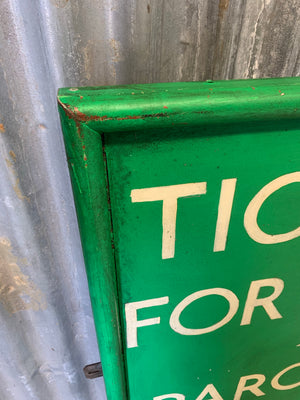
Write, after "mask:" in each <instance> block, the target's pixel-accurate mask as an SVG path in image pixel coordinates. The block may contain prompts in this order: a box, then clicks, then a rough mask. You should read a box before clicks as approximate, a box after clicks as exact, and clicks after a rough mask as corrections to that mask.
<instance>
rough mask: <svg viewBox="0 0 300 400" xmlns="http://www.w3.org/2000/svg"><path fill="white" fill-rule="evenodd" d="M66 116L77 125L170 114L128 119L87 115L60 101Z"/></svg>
mask: <svg viewBox="0 0 300 400" xmlns="http://www.w3.org/2000/svg"><path fill="white" fill-rule="evenodd" d="M59 104H60V105H61V106H62V108H63V110H64V112H65V114H66V115H67V117H68V118H70V119H73V120H74V121H75V122H76V123H80V122H83V123H84V122H89V121H126V120H131V119H148V118H163V117H168V113H153V114H143V115H126V117H109V116H108V115H102V116H100V115H86V114H84V113H83V112H81V111H80V110H79V109H78V107H74V109H73V110H72V109H71V108H70V105H69V104H64V103H61V102H60V101H59Z"/></svg>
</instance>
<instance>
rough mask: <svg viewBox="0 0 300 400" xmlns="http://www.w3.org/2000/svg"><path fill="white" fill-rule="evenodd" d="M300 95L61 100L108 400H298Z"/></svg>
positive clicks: (167, 93)
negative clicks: (264, 399)
mask: <svg viewBox="0 0 300 400" xmlns="http://www.w3.org/2000/svg"><path fill="white" fill-rule="evenodd" d="M299 88H300V79H299V78H286V79H266V80H244V81H226V82H212V81H207V82H203V83H198V82H191V83H167V84H152V85H132V86H116V87H99V88H71V89H70V88H69V89H61V90H60V92H59V109H60V113H61V119H62V126H63V131H64V136H65V144H66V151H67V155H68V162H69V166H70V173H71V178H72V184H73V191H74V197H75V203H76V208H77V214H78V221H79V227H80V231H81V237H82V244H83V250H84V255H85V261H86V268H87V274H88V279H89V287H90V294H91V300H92V305H93V310H94V316H95V323H96V329H97V333H98V339H99V345H100V350H101V359H102V363H103V369H104V377H105V382H106V388H107V395H108V399H109V400H121V399H128V400H129V399H130V400H164V399H175V400H240V399H242V400H247V399H249V400H250V399H255V398H258V397H261V396H265V398H266V399H271V400H279V399H280V400H284V399H289V400H299V398H300V294H299V293H300V266H299V259H300V238H299V236H300V228H299V222H300V221H299V199H300V184H299V183H300V125H299V122H300V90H299Z"/></svg>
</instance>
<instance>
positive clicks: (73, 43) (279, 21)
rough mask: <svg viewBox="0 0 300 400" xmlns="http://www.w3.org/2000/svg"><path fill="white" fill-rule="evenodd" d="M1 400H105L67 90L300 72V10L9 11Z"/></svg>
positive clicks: (239, 4) (278, 1)
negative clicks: (69, 161)
mask: <svg viewBox="0 0 300 400" xmlns="http://www.w3.org/2000/svg"><path fill="white" fill-rule="evenodd" d="M0 14H1V24H0V43H1V51H0V81H1V82H0V146H1V147H0V152H1V154H0V163H1V166H0V302H1V303H0V315H1V324H0V352H1V357H0V399H1V400H13V399H17V400H27V399H30V400H32V399H43V400H44V399H45V400H54V399H55V400H61V399H64V400H71V399H72V400H87V399H98V400H101V399H105V391H104V385H103V380H102V379H101V378H100V379H97V380H95V381H87V380H86V379H85V378H84V376H83V372H82V368H83V366H84V365H85V364H88V363H92V362H96V361H98V360H99V355H98V354H97V344H96V338H95V332H94V326H93V319H92V313H91V309H90V302H89V296H88V289H87V283H86V277H85V271H84V264H83V259H82V253H81V246H80V240H79V235H78V229H77V223H76V217H75V211H74V205H73V199H72V192H71V186H70V182H69V176H68V170H67V165H66V157H65V154H64V146H63V140H62V134H61V130H60V123H59V119H58V113H57V106H56V93H57V89H58V88H59V87H63V86H82V85H105V84H120V83H122V84H126V83H142V82H144V83H146V82H160V81H177V80H205V79H231V78H259V77H275V76H297V75H299V74H300V61H299V47H300V23H299V21H300V18H299V16H300V0H198V1H197V0H123V1H121V0H118V1H117V0H1V7H0Z"/></svg>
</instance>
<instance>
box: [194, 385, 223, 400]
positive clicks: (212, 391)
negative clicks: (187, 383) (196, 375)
mask: <svg viewBox="0 0 300 400" xmlns="http://www.w3.org/2000/svg"><path fill="white" fill-rule="evenodd" d="M207 394H209V395H211V396H212V397H211V398H210V399H209V400H223V397H221V396H220V393H219V392H218V391H217V389H216V388H215V387H214V385H211V384H210V385H207V386H206V388H205V389H204V390H203V392H201V393H200V394H199V396H198V397H197V399H196V400H203V399H204V398H205V397H206V395H207Z"/></svg>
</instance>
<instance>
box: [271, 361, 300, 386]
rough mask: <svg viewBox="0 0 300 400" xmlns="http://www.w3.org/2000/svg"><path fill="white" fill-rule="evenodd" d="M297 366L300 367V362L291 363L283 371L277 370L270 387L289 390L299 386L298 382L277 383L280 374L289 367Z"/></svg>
mask: <svg viewBox="0 0 300 400" xmlns="http://www.w3.org/2000/svg"><path fill="white" fill-rule="evenodd" d="M297 367H300V363H297V364H293V365H291V366H289V367H287V368H285V369H284V370H283V371H281V372H279V373H278V374H277V375H276V376H275V377H274V378H273V379H272V382H271V385H272V387H273V388H274V389H277V390H290V389H294V388H296V387H298V386H300V382H296V383H293V384H292V385H281V384H280V383H279V379H280V378H281V377H282V375H284V374H285V373H286V372H288V371H290V370H291V369H294V368H297Z"/></svg>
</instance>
